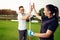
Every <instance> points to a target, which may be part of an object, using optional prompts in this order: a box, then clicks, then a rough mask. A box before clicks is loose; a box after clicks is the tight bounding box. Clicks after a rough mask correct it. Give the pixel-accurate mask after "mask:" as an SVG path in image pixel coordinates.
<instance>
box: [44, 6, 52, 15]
mask: <svg viewBox="0 0 60 40" xmlns="http://www.w3.org/2000/svg"><path fill="white" fill-rule="evenodd" d="M50 13H51V12H50V11H49V10H48V9H47V7H45V8H44V14H45V16H49V15H50Z"/></svg>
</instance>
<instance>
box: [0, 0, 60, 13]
mask: <svg viewBox="0 0 60 40" xmlns="http://www.w3.org/2000/svg"><path fill="white" fill-rule="evenodd" d="M29 3H31V5H32V3H35V8H36V10H37V12H38V11H39V10H40V9H41V8H43V7H45V6H46V5H47V4H53V5H56V6H57V7H58V8H59V7H60V4H59V3H60V0H0V9H11V10H16V11H18V7H19V6H21V5H22V6H24V8H25V11H26V12H28V11H29ZM59 11H60V8H59Z"/></svg>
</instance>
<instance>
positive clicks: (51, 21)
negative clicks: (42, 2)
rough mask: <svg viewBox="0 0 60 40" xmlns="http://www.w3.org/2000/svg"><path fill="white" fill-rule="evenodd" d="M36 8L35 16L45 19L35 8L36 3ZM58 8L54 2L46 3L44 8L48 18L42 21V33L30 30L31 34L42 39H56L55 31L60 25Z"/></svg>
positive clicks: (29, 33)
mask: <svg viewBox="0 0 60 40" xmlns="http://www.w3.org/2000/svg"><path fill="white" fill-rule="evenodd" d="M32 8H33V9H34V13H35V16H36V17H37V18H38V19H40V20H43V17H41V16H39V15H38V14H37V12H36V10H35V7H34V4H33V6H32ZM58 13H59V11H58V8H57V7H56V6H54V5H52V4H48V5H46V7H45V8H44V15H45V16H46V17H47V20H45V21H42V25H41V30H40V33H34V32H33V31H31V30H28V35H29V36H36V37H39V38H40V40H54V32H55V31H56V29H57V27H58Z"/></svg>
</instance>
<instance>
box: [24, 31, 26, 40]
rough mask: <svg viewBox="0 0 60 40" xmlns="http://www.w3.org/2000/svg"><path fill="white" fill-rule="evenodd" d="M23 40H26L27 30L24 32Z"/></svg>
mask: <svg viewBox="0 0 60 40" xmlns="http://www.w3.org/2000/svg"><path fill="white" fill-rule="evenodd" d="M24 40H27V30H24Z"/></svg>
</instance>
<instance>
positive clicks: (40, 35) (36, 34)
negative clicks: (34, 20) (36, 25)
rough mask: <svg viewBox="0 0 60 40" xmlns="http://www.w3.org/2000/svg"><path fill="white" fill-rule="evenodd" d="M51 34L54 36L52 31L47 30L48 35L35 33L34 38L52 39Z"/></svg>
mask: <svg viewBox="0 0 60 40" xmlns="http://www.w3.org/2000/svg"><path fill="white" fill-rule="evenodd" d="M51 34H52V31H51V30H47V32H46V33H34V35H33V36H36V37H41V38H48V37H50V35H51Z"/></svg>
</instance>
